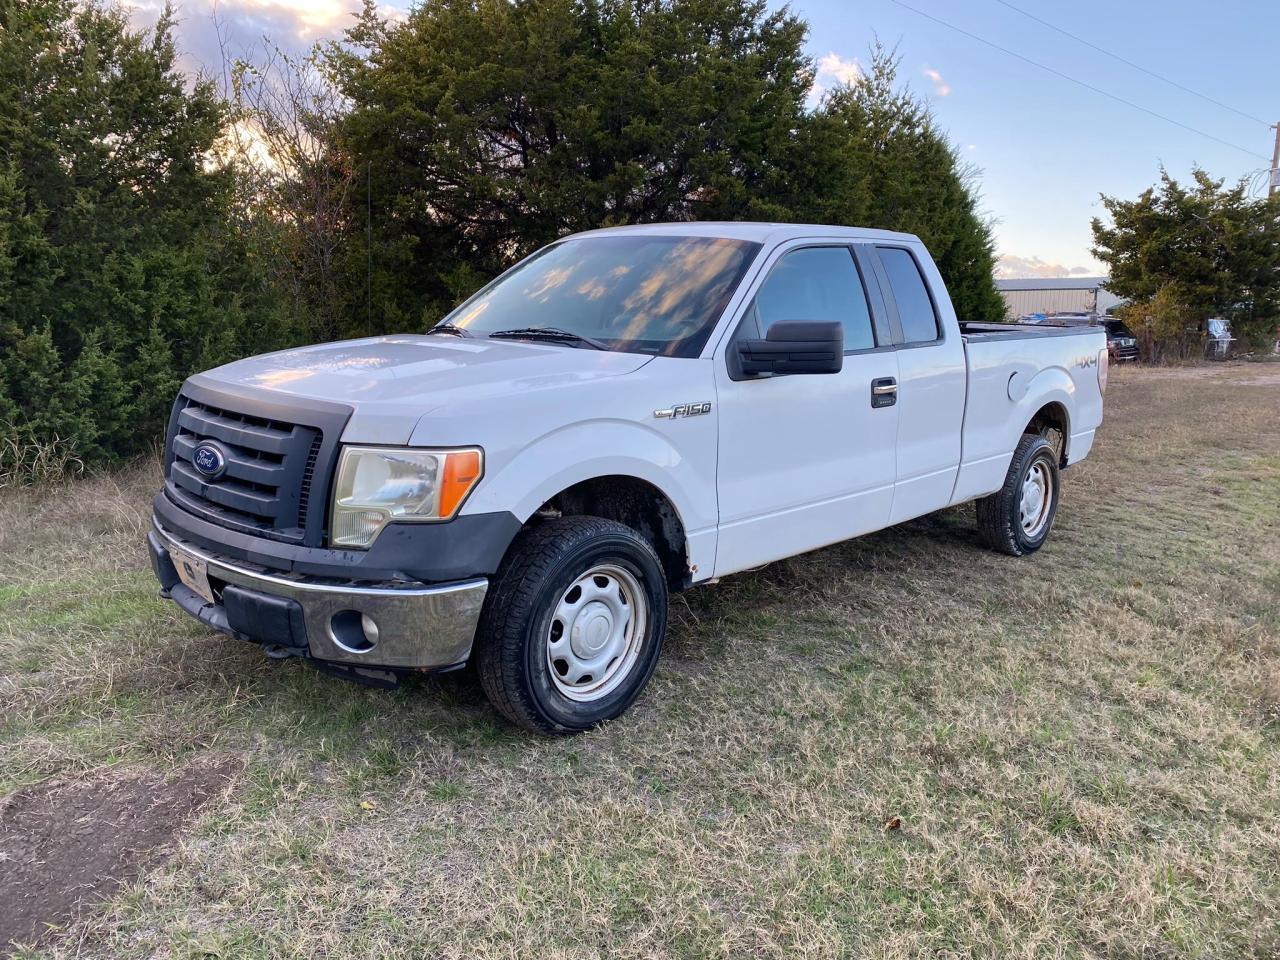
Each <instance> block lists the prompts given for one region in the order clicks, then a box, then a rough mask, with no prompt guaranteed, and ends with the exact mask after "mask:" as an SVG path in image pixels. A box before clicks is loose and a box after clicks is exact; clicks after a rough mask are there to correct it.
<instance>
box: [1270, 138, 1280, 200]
mask: <svg viewBox="0 0 1280 960" xmlns="http://www.w3.org/2000/svg"><path fill="white" fill-rule="evenodd" d="M1271 129H1273V130H1274V131H1275V132H1276V147H1275V149H1274V150H1273V151H1272V152H1271V170H1270V171H1269V172H1268V174H1269V175H1268V177H1267V199H1268V200H1270V199H1271V197H1272V195H1273V194H1274V193H1275V192H1276V187H1280V123H1273V124H1272V125H1271Z"/></svg>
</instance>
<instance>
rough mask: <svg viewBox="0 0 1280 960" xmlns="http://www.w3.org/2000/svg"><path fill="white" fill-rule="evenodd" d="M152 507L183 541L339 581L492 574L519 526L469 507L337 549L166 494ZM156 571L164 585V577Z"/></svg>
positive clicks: (440, 579)
mask: <svg viewBox="0 0 1280 960" xmlns="http://www.w3.org/2000/svg"><path fill="white" fill-rule="evenodd" d="M153 506H154V509H155V514H156V517H157V518H159V520H160V523H161V524H162V525H163V526H164V528H165V529H166V530H168V531H170V532H171V533H173V534H175V535H176V536H177V537H178V538H179V539H180V540H186V541H189V542H191V543H193V544H195V545H196V546H199V547H203V548H204V549H206V550H209V551H211V552H213V553H216V554H218V555H219V556H223V557H226V558H228V559H229V560H237V561H240V562H247V563H252V564H256V565H257V566H260V567H265V568H267V569H268V570H276V571H280V572H282V573H298V574H302V575H304V576H311V577H333V578H337V579H340V580H366V581H385V580H417V581H420V582H422V583H448V582H451V581H456V580H466V579H469V578H471V577H487V576H492V575H493V574H494V573H496V572H497V570H498V564H499V563H501V562H502V558H503V556H504V555H505V554H506V552H507V547H508V546H510V545H511V541H512V540H514V539H515V536H516V534H517V533H519V532H520V527H521V523H520V521H519V519H517V518H516V516H515V514H513V513H507V512H501V513H476V514H464V515H463V516H460V517H454V518H453V519H452V520H450V521H448V522H446V523H391V524H388V525H387V526H386V528H385V529H384V530H383V531H382V533H381V534H379V535H378V538H377V539H376V540H375V541H374V542H373V544H372V545H371V546H370V547H369V549H368V550H333V549H329V548H326V547H307V546H302V545H300V544H293V543H283V542H280V541H277V540H267V539H265V538H263V537H255V536H250V535H249V534H244V533H238V532H236V531H234V530H229V529H227V528H226V527H223V526H219V525H218V524H214V523H210V522H209V521H207V520H203V519H201V518H200V517H197V516H194V515H193V514H190V513H188V512H187V511H186V510H183V509H182V508H181V507H179V506H178V505H177V504H176V503H174V502H173V501H172V500H170V499H169V497H168V496H167V495H165V494H164V493H160V494H158V495H157V496H156V498H155V501H154V504H153ZM156 575H157V577H159V579H160V582H161V583H162V584H163V583H164V582H165V580H164V577H161V576H160V573H159V571H157V574H156ZM173 579H174V581H175V582H176V580H177V574H176V573H175V574H174V575H173Z"/></svg>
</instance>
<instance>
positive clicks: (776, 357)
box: [737, 320, 844, 378]
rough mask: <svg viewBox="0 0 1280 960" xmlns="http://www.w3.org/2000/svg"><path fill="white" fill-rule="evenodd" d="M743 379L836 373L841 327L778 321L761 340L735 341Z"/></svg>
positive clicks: (827, 323)
mask: <svg viewBox="0 0 1280 960" xmlns="http://www.w3.org/2000/svg"><path fill="white" fill-rule="evenodd" d="M737 346H738V358H737V359H738V364H737V366H738V372H739V373H741V375H742V377H744V378H745V377H758V376H761V375H762V374H767V373H772V374H786V373H839V372H840V369H841V367H843V366H844V327H843V326H841V325H840V324H839V323H836V322H835V321H819V320H779V321H778V322H777V323H775V324H774V325H773V326H771V327H770V328H769V332H768V333H767V334H765V338H764V339H763V340H740V341H738V345H737Z"/></svg>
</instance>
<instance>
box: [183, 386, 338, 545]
mask: <svg viewBox="0 0 1280 960" xmlns="http://www.w3.org/2000/svg"><path fill="white" fill-rule="evenodd" d="M175 427H176V429H175V431H174V433H173V438H172V440H171V446H170V450H171V453H172V459H171V461H170V464H169V477H168V479H169V482H170V492H171V494H172V495H173V496H174V499H175V500H177V501H178V503H179V504H181V505H182V506H183V507H185V508H186V509H188V510H191V511H192V512H194V513H199V514H203V515H204V516H206V517H207V518H209V519H211V520H214V521H215V522H218V523H221V524H223V525H225V526H231V527H235V528H240V529H246V530H248V531H251V532H254V533H259V534H265V535H269V536H275V537H277V538H280V539H286V540H299V541H300V540H302V538H303V534H304V531H305V528H306V518H307V514H306V510H307V505H308V501H309V499H310V487H311V475H313V474H314V472H315V457H316V455H317V454H318V453H319V450H320V446H321V444H322V442H323V440H324V435H323V432H322V431H321V430H320V429H318V428H316V427H310V426H304V425H302V424H297V423H289V422H285V421H281V420H274V419H268V418H267V417H261V416H255V415H254V414H250V413H245V412H243V411H239V410H235V409H229V408H228V407H227V406H218V405H214V404H211V403H206V402H200V401H197V400H195V399H193V398H191V397H188V396H182V397H179V400H178V409H177V411H176V419H175ZM206 440H212V441H215V442H216V444H217V447H218V449H219V451H220V452H221V453H222V454H223V456H224V458H225V460H226V469H225V471H224V472H223V474H222V475H221V476H219V477H217V478H215V479H210V478H208V477H206V476H204V475H202V474H201V473H200V472H199V471H198V470H197V469H196V468H195V466H194V465H193V462H192V459H193V456H194V453H195V450H196V447H198V446H199V445H200V444H201V443H202V442H203V441H206ZM304 487H305V488H306V493H305V495H304Z"/></svg>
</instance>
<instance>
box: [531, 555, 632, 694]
mask: <svg viewBox="0 0 1280 960" xmlns="http://www.w3.org/2000/svg"><path fill="white" fill-rule="evenodd" d="M647 623H648V599H647V597H646V595H645V593H644V591H643V590H642V589H641V587H640V581H639V580H638V579H637V578H636V576H635V575H634V574H633V573H631V571H629V570H626V569H624V568H623V567H620V566H618V565H616V564H611V563H605V564H597V565H596V566H594V567H592V568H591V569H589V570H588V571H587V572H586V573H584V574H582V575H581V576H580V577H578V578H577V579H576V580H574V581H573V583H571V584H570V585H569V587H568V588H567V589H566V590H565V591H564V592H563V593H562V594H561V595H560V599H559V601H558V602H557V603H556V607H555V609H554V610H553V611H552V614H551V624H550V626H549V627H548V629H547V638H546V639H547V643H546V648H547V670H548V672H549V674H550V676H551V682H552V684H554V686H555V688H556V690H557V691H559V692H560V693H561V694H563V695H564V696H565V697H567V698H568V699H570V700H575V701H577V702H579V703H589V702H591V701H593V700H599V699H600V698H602V697H606V696H608V695H609V694H610V693H612V692H613V691H614V690H616V689H617V688H618V686H619V685H620V684H621V683H622V682H623V681H624V680H625V679H626V678H627V677H628V676H629V675H630V674H631V671H632V669H633V668H634V667H635V665H636V661H637V660H638V659H639V657H640V645H641V643H642V642H643V639H644V634H645V627H646V624H647Z"/></svg>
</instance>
